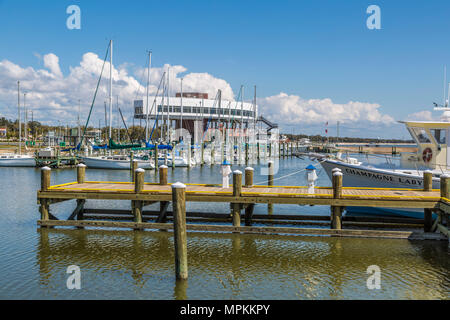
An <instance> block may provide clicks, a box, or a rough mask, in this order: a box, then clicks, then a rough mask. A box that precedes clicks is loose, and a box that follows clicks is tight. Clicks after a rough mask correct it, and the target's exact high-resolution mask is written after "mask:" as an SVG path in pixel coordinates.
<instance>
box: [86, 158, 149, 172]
mask: <svg viewBox="0 0 450 320" xmlns="http://www.w3.org/2000/svg"><path fill="white" fill-rule="evenodd" d="M81 160H82V161H83V162H84V164H85V165H86V166H87V167H88V168H94V169H119V170H130V161H131V159H130V157H128V156H124V155H112V156H107V155H106V156H97V157H81ZM136 160H137V161H138V167H139V168H142V169H154V168H155V165H154V164H153V162H152V161H151V160H139V159H136Z"/></svg>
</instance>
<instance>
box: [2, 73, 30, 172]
mask: <svg viewBox="0 0 450 320" xmlns="http://www.w3.org/2000/svg"><path fill="white" fill-rule="evenodd" d="M17 109H18V119H19V153H18V154H16V153H3V154H0V167H35V166H36V160H35V159H34V157H33V156H30V155H27V154H22V123H21V121H20V81H17Z"/></svg>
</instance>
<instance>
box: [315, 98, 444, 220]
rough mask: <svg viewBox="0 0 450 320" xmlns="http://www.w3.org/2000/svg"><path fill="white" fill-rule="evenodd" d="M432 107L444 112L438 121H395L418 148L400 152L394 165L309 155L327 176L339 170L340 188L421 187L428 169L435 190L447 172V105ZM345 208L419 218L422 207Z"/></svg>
mask: <svg viewBox="0 0 450 320" xmlns="http://www.w3.org/2000/svg"><path fill="white" fill-rule="evenodd" d="M435 110H444V111H445V112H444V115H443V117H442V119H441V121H399V122H400V123H403V124H404V125H405V126H406V128H407V130H408V132H409V133H410V134H411V136H412V138H413V139H414V141H415V142H416V144H417V146H418V151H417V152H416V153H414V152H404V153H401V157H400V166H399V167H397V168H380V167H375V166H372V165H364V164H362V163H361V162H360V161H358V160H357V159H356V158H352V157H345V158H344V157H342V155H341V154H339V153H338V154H337V156H335V157H330V156H325V155H317V154H315V155H313V156H312V157H314V158H316V159H317V160H319V162H320V164H321V165H322V167H323V169H324V170H325V172H326V173H327V175H328V176H329V178H330V179H331V177H332V170H333V169H334V168H339V169H341V170H342V173H343V174H344V178H343V186H344V187H374V188H411V189H422V188H423V173H424V171H425V170H429V171H431V172H432V174H433V189H439V188H440V176H441V175H442V174H450V170H449V168H450V121H449V120H450V108H446V107H444V108H435ZM347 211H349V212H352V211H357V212H365V213H389V214H395V215H403V216H408V217H419V218H423V210H413V209H405V210H400V209H394V208H365V207H364V208H361V207H348V208H347Z"/></svg>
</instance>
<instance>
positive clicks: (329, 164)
mask: <svg viewBox="0 0 450 320" xmlns="http://www.w3.org/2000/svg"><path fill="white" fill-rule="evenodd" d="M320 164H321V165H322V167H323V168H324V170H325V172H326V173H327V175H328V177H329V178H330V180H331V178H332V170H333V169H334V168H339V169H341V170H342V173H343V175H344V176H343V179H342V185H343V186H344V187H370V188H408V189H423V177H422V176H421V175H419V174H416V175H414V174H406V173H404V172H402V171H401V170H395V171H394V170H388V169H380V168H371V167H366V166H361V165H352V164H347V163H343V162H341V161H336V160H329V159H325V160H321V162H320ZM439 188H440V180H439V178H436V177H433V189H439ZM346 211H347V212H348V213H366V214H376V215H392V216H402V217H408V218H419V219H423V217H424V210H423V209H399V208H372V207H347V208H346Z"/></svg>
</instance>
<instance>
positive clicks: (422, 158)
mask: <svg viewBox="0 0 450 320" xmlns="http://www.w3.org/2000/svg"><path fill="white" fill-rule="evenodd" d="M399 122H400V123H403V124H404V125H405V126H406V129H407V130H408V131H409V133H410V135H411V137H412V138H413V139H414V141H415V142H416V143H417V146H418V151H417V153H413V152H405V153H402V154H401V166H402V167H403V168H411V169H418V170H419V169H431V170H439V171H445V170H447V169H448V168H450V122H445V121H441V122H439V121H399Z"/></svg>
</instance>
